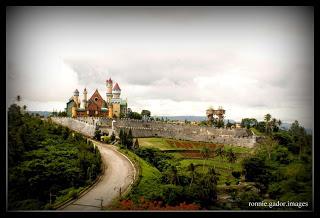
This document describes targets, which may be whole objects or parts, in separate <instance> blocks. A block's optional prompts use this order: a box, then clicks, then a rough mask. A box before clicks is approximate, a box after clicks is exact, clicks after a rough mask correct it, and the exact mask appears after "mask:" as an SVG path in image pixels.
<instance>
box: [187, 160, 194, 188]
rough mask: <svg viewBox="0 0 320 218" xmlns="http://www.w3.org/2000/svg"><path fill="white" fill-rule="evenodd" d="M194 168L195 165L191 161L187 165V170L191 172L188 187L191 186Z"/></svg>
mask: <svg viewBox="0 0 320 218" xmlns="http://www.w3.org/2000/svg"><path fill="white" fill-rule="evenodd" d="M195 169H196V168H195V166H194V164H193V163H191V164H190V165H189V167H188V170H189V171H190V172H191V181H190V187H191V185H192V182H193V180H194V174H195Z"/></svg>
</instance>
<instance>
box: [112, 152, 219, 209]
mask: <svg viewBox="0 0 320 218" xmlns="http://www.w3.org/2000/svg"><path fill="white" fill-rule="evenodd" d="M132 151H133V152H134V153H135V154H136V155H137V156H139V158H141V159H143V161H146V162H147V163H148V164H150V165H151V166H152V167H155V168H156V169H157V172H158V173H156V175H158V176H157V177H155V174H153V175H150V176H153V177H154V179H153V180H151V181H150V182H151V183H153V182H155V183H156V184H157V185H156V186H154V185H151V186H152V187H151V186H150V188H149V190H150V191H149V192H148V194H146V192H145V191H142V190H139V189H134V190H133V191H132V192H131V193H130V195H129V196H128V199H130V200H132V201H126V200H124V201H123V202H122V204H120V207H119V208H123V207H129V208H135V209H136V208H141V207H145V206H143V205H145V202H144V203H143V204H142V203H141V202H140V201H139V199H140V198H141V197H143V198H144V199H145V200H146V202H151V203H152V202H157V205H154V204H149V203H148V204H147V205H149V208H152V209H164V210H166V209H169V210H171V209H172V210H174V209H179V208H180V209H183V208H184V206H185V208H193V209H199V208H200V207H202V208H205V207H209V206H210V205H213V204H215V202H216V200H217V180H218V178H217V174H216V172H215V170H214V169H213V168H209V170H208V172H206V173H198V172H196V171H195V167H192V166H193V165H192V164H191V167H190V168H189V170H188V171H181V169H180V167H179V164H178V161H176V160H175V159H174V157H173V156H172V155H170V154H166V153H163V152H161V151H160V150H159V149H155V148H144V147H142V148H135V149H133V150H132ZM144 187H149V185H148V184H144ZM141 191H142V192H141ZM142 193H143V194H144V195H141V194H142ZM128 199H127V200H128ZM121 205H122V206H121ZM125 205H127V206H125ZM183 205H184V206H183ZM118 206H119V205H118ZM147 208H148V207H147Z"/></svg>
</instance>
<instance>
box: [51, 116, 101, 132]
mask: <svg viewBox="0 0 320 218" xmlns="http://www.w3.org/2000/svg"><path fill="white" fill-rule="evenodd" d="M51 120H52V121H53V122H55V123H57V124H60V125H62V126H66V127H69V128H70V129H72V130H74V131H77V132H80V133H82V134H84V135H86V136H89V137H93V136H94V132H95V130H96V127H95V125H93V124H94V121H92V120H91V122H85V121H83V120H82V121H80V120H78V119H74V118H69V117H51ZM88 121H89V120H88Z"/></svg>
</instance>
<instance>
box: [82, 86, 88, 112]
mask: <svg viewBox="0 0 320 218" xmlns="http://www.w3.org/2000/svg"><path fill="white" fill-rule="evenodd" d="M87 94H88V92H87V89H86V88H84V90H83V100H82V103H83V108H84V109H87V107H88V104H87Z"/></svg>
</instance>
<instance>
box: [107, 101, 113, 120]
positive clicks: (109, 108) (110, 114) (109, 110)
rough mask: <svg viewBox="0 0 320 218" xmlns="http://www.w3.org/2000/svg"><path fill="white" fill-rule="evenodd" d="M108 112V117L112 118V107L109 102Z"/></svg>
mask: <svg viewBox="0 0 320 218" xmlns="http://www.w3.org/2000/svg"><path fill="white" fill-rule="evenodd" d="M108 112H109V114H108V117H109V118H113V107H112V105H111V104H110V105H109V106H108Z"/></svg>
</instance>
